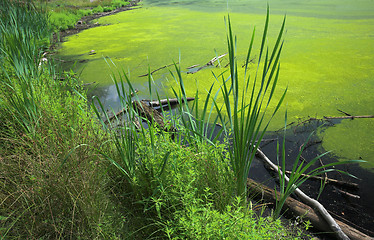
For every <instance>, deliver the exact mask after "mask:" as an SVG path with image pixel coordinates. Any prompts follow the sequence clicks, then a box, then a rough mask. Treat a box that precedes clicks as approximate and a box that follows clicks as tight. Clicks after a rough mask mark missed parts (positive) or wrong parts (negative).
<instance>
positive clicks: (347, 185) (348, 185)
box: [285, 171, 358, 189]
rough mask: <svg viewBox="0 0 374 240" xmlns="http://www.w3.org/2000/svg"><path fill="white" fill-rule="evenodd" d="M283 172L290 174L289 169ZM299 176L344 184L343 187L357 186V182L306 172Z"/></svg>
mask: <svg viewBox="0 0 374 240" xmlns="http://www.w3.org/2000/svg"><path fill="white" fill-rule="evenodd" d="M285 172H286V173H287V174H291V171H285ZM301 176H303V177H307V178H308V179H314V180H322V181H326V183H331V184H334V185H339V186H344V187H349V188H355V189H357V188H358V184H357V183H350V182H344V181H339V180H336V179H332V178H327V177H320V176H311V175H308V174H301Z"/></svg>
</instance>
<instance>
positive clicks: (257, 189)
mask: <svg viewBox="0 0 374 240" xmlns="http://www.w3.org/2000/svg"><path fill="white" fill-rule="evenodd" d="M247 186H248V189H249V192H250V195H251V197H252V198H254V199H256V200H259V201H263V200H264V201H266V202H270V203H273V204H275V203H276V200H277V199H279V198H280V195H279V193H275V191H274V190H273V189H271V188H269V187H267V186H265V185H263V184H261V183H258V182H256V181H254V180H252V179H249V178H248V179H247ZM283 210H284V211H285V213H286V214H292V215H293V216H301V217H302V218H303V219H305V220H309V221H310V223H311V224H312V226H313V227H314V228H315V229H317V230H319V231H321V232H330V231H331V230H330V228H329V225H328V224H327V223H326V220H325V219H324V218H323V217H322V216H321V215H320V214H319V213H318V212H316V211H315V210H314V209H313V208H311V207H310V206H308V205H306V204H304V203H302V202H299V201H297V200H296V199H294V198H292V197H288V198H287V199H286V201H285V203H284V207H283ZM336 222H337V223H338V224H339V225H340V226H341V229H342V230H343V231H344V232H345V233H347V235H348V237H349V238H350V239H352V240H370V239H371V240H373V238H372V237H370V236H368V235H366V234H364V233H362V232H360V231H358V230H357V229H356V228H353V227H351V226H349V225H347V224H345V223H343V222H341V221H339V220H336Z"/></svg>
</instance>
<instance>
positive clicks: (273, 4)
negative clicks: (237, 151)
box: [60, 0, 374, 169]
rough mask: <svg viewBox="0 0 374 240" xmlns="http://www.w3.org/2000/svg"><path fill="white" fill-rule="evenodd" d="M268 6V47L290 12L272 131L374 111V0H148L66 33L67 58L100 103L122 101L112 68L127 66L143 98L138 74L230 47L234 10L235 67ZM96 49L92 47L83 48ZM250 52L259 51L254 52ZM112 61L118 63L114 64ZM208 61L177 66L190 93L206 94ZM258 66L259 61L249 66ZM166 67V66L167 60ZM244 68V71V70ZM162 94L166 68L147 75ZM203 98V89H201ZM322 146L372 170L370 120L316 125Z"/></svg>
mask: <svg viewBox="0 0 374 240" xmlns="http://www.w3.org/2000/svg"><path fill="white" fill-rule="evenodd" d="M267 2H268V3H269V6H270V28H269V35H268V36H269V37H268V44H269V45H270V46H271V45H273V44H274V42H275V38H276V36H277V33H278V31H279V29H280V26H281V24H282V20H283V17H284V15H287V20H286V34H285V45H284V49H283V53H282V56H281V73H280V80H279V86H278V92H277V94H278V96H279V95H280V94H281V92H282V91H283V90H284V89H285V88H286V87H288V93H287V97H286V100H285V104H284V107H283V108H282V109H281V111H280V113H279V114H278V115H277V117H276V118H275V119H274V121H273V123H272V126H271V130H275V129H279V128H281V127H282V126H283V125H284V112H285V109H287V112H288V122H292V121H299V120H300V119H301V120H305V119H308V118H309V117H317V118H321V117H323V116H341V115H342V114H341V113H340V112H339V111H338V110H337V109H340V110H342V111H344V112H347V113H349V114H351V115H373V114H374V1H372V0H269V1H263V0H230V1H225V0H205V1H201V0H195V1H194V0H180V1H174V0H172V1H170V0H159V1H151V0H146V1H143V2H142V3H141V8H139V9H136V10H132V11H127V12H122V13H119V14H116V15H112V16H108V17H104V18H101V19H99V20H97V21H98V22H99V23H100V24H101V25H102V26H100V27H96V28H92V29H88V30H85V31H83V32H81V33H79V34H77V35H73V36H70V37H68V38H67V39H66V42H64V43H63V44H62V48H61V51H60V55H61V57H62V58H63V59H65V60H69V59H74V60H77V61H80V62H81V63H79V62H78V64H77V66H76V67H77V70H78V71H82V75H81V76H82V79H83V80H84V81H85V82H96V83H98V86H97V87H96V88H95V89H94V90H92V92H91V93H92V94H95V95H98V96H99V97H100V98H101V100H102V101H103V102H104V103H105V104H106V106H112V107H113V108H117V107H118V100H117V99H118V97H117V95H116V92H115V88H114V86H113V82H112V79H111V77H110V74H111V68H112V70H115V71H117V70H118V69H119V70H120V71H124V72H126V73H128V74H129V76H130V79H131V81H132V83H133V85H134V87H135V88H137V89H139V90H140V92H139V94H140V98H149V97H148V83H147V80H148V79H147V78H146V77H139V76H140V75H143V74H145V73H147V72H148V67H149V68H150V70H151V71H152V70H154V69H157V68H160V67H163V66H165V65H169V64H171V63H173V62H179V64H180V66H181V69H182V70H184V71H187V70H186V68H187V67H189V66H191V65H195V64H200V65H204V64H206V63H207V62H208V61H209V60H210V59H212V58H213V57H214V56H216V54H217V55H220V54H223V53H226V52H227V50H226V49H227V46H226V45H227V42H226V26H225V17H226V18H227V13H228V12H229V13H230V17H231V21H232V25H233V30H234V32H235V34H236V35H237V39H238V41H237V54H238V65H241V63H242V62H243V61H244V58H245V55H246V50H247V48H248V43H249V40H250V35H251V32H252V31H253V28H254V27H255V28H256V38H255V46H254V47H255V49H256V50H258V49H259V46H260V44H261V42H260V38H261V34H262V30H263V26H264V22H265V16H266V6H267ZM91 50H94V51H95V53H96V54H94V55H89V53H90V51H91ZM255 56H256V51H255V52H254V54H253V57H255ZM111 61H113V63H114V64H115V65H116V68H117V70H116V69H115V68H114V67H113V65H112V64H110V65H111V66H109V65H108V64H107V62H111ZM225 61H226V62H225ZM226 63H227V59H226V60H225V59H224V58H223V59H222V62H221V66H222V68H221V69H220V68H208V69H204V70H202V71H199V72H197V73H195V74H186V73H185V72H184V73H183V78H184V81H185V85H186V88H187V93H188V95H190V96H193V95H194V93H195V91H196V89H197V88H198V89H199V92H200V93H201V94H204V92H205V90H206V89H209V87H210V85H211V84H212V83H213V82H214V81H215V79H214V77H213V75H212V71H213V72H214V73H215V74H219V73H220V72H221V71H223V70H225V68H223V66H224V65H225V64H226ZM250 67H251V68H253V69H255V67H256V65H255V64H253V66H250ZM169 69H170V70H171V71H172V70H173V69H172V67H169ZM241 71H242V70H241ZM153 78H154V81H155V83H156V84H157V85H158V87H159V92H160V94H161V97H163V96H167V95H168V96H172V93H171V91H170V87H171V86H173V87H175V86H176V84H175V81H174V79H173V78H172V77H171V76H170V73H169V70H168V68H164V69H162V70H160V71H157V72H155V73H154V75H153ZM202 98H203V97H202ZM319 134H320V137H321V138H322V139H323V142H322V147H323V148H324V149H325V150H329V151H330V150H331V151H333V154H335V155H336V156H337V157H338V158H340V159H359V158H360V159H364V160H367V161H368V163H367V164H364V165H363V166H365V167H367V168H369V169H374V137H373V136H374V119H355V120H342V121H341V122H340V123H339V124H336V125H334V126H333V127H329V128H327V129H325V131H323V132H321V133H319Z"/></svg>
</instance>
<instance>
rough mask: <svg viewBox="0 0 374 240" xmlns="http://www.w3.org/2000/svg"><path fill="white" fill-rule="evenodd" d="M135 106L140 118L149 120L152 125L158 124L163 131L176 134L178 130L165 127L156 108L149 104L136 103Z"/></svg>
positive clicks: (143, 102) (162, 118)
mask: <svg viewBox="0 0 374 240" xmlns="http://www.w3.org/2000/svg"><path fill="white" fill-rule="evenodd" d="M133 106H134V109H135V111H137V112H138V114H139V115H140V116H142V117H144V118H146V119H148V121H149V122H151V123H156V124H157V126H158V127H159V128H160V129H161V130H163V131H166V132H176V129H175V128H174V127H173V126H169V127H168V126H167V125H165V123H164V117H163V116H162V114H161V113H159V112H158V111H156V110H155V109H154V108H152V107H150V106H148V104H147V102H145V101H134V102H133Z"/></svg>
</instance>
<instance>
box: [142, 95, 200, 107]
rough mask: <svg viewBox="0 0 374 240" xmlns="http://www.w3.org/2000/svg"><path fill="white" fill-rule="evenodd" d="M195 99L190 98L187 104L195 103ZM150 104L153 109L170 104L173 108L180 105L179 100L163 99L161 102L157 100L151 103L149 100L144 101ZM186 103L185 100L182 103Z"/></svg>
mask: <svg viewBox="0 0 374 240" xmlns="http://www.w3.org/2000/svg"><path fill="white" fill-rule="evenodd" d="M193 100H195V98H193V97H188V98H187V102H189V101H193ZM143 101H146V102H148V103H149V105H150V106H151V107H159V106H162V105H168V103H170V105H171V106H173V105H177V104H179V100H178V99H177V98H167V99H161V100H156V101H149V100H143ZM183 102H184V98H182V103H183Z"/></svg>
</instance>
